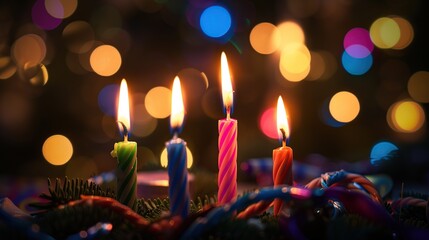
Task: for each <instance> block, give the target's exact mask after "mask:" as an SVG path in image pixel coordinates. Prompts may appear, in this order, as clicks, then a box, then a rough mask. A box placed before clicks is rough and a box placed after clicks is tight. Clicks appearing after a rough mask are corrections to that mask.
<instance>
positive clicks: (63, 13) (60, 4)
mask: <svg viewBox="0 0 429 240" xmlns="http://www.w3.org/2000/svg"><path fill="white" fill-rule="evenodd" d="M45 8H46V11H47V12H48V13H49V14H50V15H51V16H52V17H54V18H60V19H64V18H68V17H70V16H71V15H72V14H73V13H74V12H75V11H76V8H77V0H45Z"/></svg>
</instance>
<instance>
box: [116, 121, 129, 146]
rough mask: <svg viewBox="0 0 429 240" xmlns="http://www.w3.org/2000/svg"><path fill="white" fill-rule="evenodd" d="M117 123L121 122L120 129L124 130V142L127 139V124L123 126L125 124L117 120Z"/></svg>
mask: <svg viewBox="0 0 429 240" xmlns="http://www.w3.org/2000/svg"><path fill="white" fill-rule="evenodd" d="M118 123H119V124H121V126H122V129H123V131H124V142H127V141H128V128H127V126H125V124H124V123H123V122H121V121H118Z"/></svg>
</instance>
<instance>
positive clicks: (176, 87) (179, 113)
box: [170, 76, 185, 128]
mask: <svg viewBox="0 0 429 240" xmlns="http://www.w3.org/2000/svg"><path fill="white" fill-rule="evenodd" d="M171 91H172V94H171V115H170V126H171V128H180V127H181V126H182V123H183V118H184V117H185V107H184V106H183V97H182V89H181V87H180V79H179V77H177V76H176V77H175V78H174V82H173V89H172V90H171Z"/></svg>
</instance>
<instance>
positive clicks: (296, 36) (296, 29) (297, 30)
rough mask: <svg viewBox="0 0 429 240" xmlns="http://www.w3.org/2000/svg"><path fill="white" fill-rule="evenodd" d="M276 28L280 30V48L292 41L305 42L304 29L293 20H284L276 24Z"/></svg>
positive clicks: (292, 42)
mask: <svg viewBox="0 0 429 240" xmlns="http://www.w3.org/2000/svg"><path fill="white" fill-rule="evenodd" d="M277 29H278V30H279V32H280V48H279V50H282V49H283V48H284V47H287V46H288V45H289V44H294V43H301V44H304V43H305V35H304V30H302V28H301V26H300V25H299V24H298V23H296V22H293V21H285V22H282V23H280V24H279V25H277Z"/></svg>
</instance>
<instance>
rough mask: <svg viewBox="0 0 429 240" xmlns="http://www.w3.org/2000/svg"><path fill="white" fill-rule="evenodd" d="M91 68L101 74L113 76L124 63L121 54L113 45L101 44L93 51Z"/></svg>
mask: <svg viewBox="0 0 429 240" xmlns="http://www.w3.org/2000/svg"><path fill="white" fill-rule="evenodd" d="M90 63H91V68H92V69H93V70H94V72H96V73H97V74H98V75H100V76H104V77H107V76H112V75H113V74H115V73H116V72H117V71H118V70H119V68H120V67H121V64H122V59H121V54H120V53H119V51H118V50H117V49H116V48H115V47H113V46H111V45H101V46H98V47H97V48H95V49H94V51H92V53H91V56H90Z"/></svg>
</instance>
